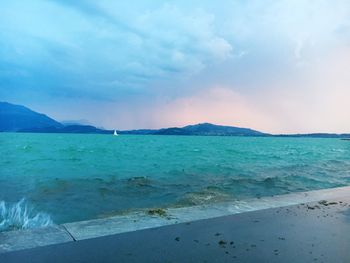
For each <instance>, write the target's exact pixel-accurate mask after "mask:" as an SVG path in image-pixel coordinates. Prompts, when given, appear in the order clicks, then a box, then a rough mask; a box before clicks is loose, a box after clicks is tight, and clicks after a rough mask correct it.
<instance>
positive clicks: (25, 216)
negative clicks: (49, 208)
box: [0, 198, 53, 232]
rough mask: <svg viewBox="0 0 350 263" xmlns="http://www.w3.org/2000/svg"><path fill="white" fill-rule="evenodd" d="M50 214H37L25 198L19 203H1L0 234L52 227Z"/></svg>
mask: <svg viewBox="0 0 350 263" xmlns="http://www.w3.org/2000/svg"><path fill="white" fill-rule="evenodd" d="M52 224H53V221H52V220H51V217H50V215H49V214H46V213H43V212H38V213H36V212H35V211H34V210H33V209H32V208H31V207H30V206H29V204H28V202H27V201H26V200H25V199H24V198H23V199H21V200H20V201H18V202H17V203H6V202H5V201H0V232H1V231H10V230H15V229H28V228H37V227H44V226H49V225H52Z"/></svg>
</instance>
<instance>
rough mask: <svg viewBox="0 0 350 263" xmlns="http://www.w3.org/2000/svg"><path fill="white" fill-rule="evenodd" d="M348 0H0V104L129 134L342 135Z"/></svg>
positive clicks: (349, 53)
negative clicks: (204, 128)
mask: <svg viewBox="0 0 350 263" xmlns="http://www.w3.org/2000/svg"><path fill="white" fill-rule="evenodd" d="M349 72H350V1H348V0H343V1H341V0H328V1H325V0H308V1H306V0H305V1H302V0H279V1H277V0H276V1H270V0H265V1H260V0H220V1H211V0H210V1H209V0H192V1H185V0H177V1H175V0H172V1H171V0H148V1H146V0H137V1H112V0H100V1H90V0H85V1H80V0H75V1H68V0H45V1H40V0H26V1H22V0H2V1H1V7H0V101H8V102H12V103H15V104H22V105H25V106H28V107H30V108H31V109H33V110H36V111H39V112H43V113H45V114H47V115H49V116H51V117H53V118H55V119H57V120H60V121H63V120H80V119H84V120H88V121H89V122H90V123H91V124H93V125H96V126H98V127H104V128H109V129H137V128H160V127H172V126H184V125H187V124H194V123H201V122H211V123H215V124H223V125H232V126H239V127H249V128H253V129H257V130H260V131H264V132H270V133H307V132H337V133H342V132H350V115H349V112H350V102H349V101H350V74H349Z"/></svg>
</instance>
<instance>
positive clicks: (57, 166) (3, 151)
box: [0, 133, 350, 229]
mask: <svg viewBox="0 0 350 263" xmlns="http://www.w3.org/2000/svg"><path fill="white" fill-rule="evenodd" d="M0 155H1V160H0V167H1V170H0V189H1V191H0V229H1V216H2V217H3V218H5V217H9V214H10V213H12V214H11V215H10V216H12V217H15V216H17V217H18V218H20V219H21V220H22V221H23V220H24V221H26V220H27V219H28V218H31V219H33V217H35V216H37V215H38V213H39V212H40V213H39V214H40V220H42V222H43V224H49V223H50V222H51V221H50V220H52V221H53V222H55V223H64V222H72V221H78V220H86V219H92V218H100V217H105V216H109V215H115V214H120V213H127V212H129V211H135V210H139V209H146V208H151V207H183V206H192V205H200V204H208V203H215V202H222V201H230V200H242V199H247V198H252V197H261V196H270V195H276V194H284V193H290V192H297V191H306V190H313V189H321V188H329V187H337V186H343V185H349V184H350V142H347V141H341V140H338V139H314V138H254V137H200V136H198V137H196V136H127V135H125V136H118V137H115V136H110V135H81V134H25V133H22V134H21V133H0ZM22 198H25V200H26V204H23V201H22V203H20V205H19V203H18V202H19V201H20V200H21V199H22ZM14 204H15V205H14ZM11 209H12V210H13V211H12V210H11ZM25 209H27V210H28V211H29V212H28V211H27V212H26V213H27V214H26V215H22V214H21V213H23V210H25ZM10 211H12V212H10ZM44 215H46V216H47V217H48V218H46V219H45V216H44ZM25 216H27V219H25V218H24V217H25ZM23 218H24V219H23ZM43 218H44V219H43ZM21 220H19V221H21ZM27 221H28V220H27ZM27 221H26V222H27ZM3 222H4V220H3ZM10 224H11V223H6V225H7V226H8V225H10ZM18 224H20V223H18ZM3 225H5V223H3Z"/></svg>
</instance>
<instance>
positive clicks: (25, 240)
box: [0, 226, 73, 253]
mask: <svg viewBox="0 0 350 263" xmlns="http://www.w3.org/2000/svg"><path fill="white" fill-rule="evenodd" d="M70 241H73V238H72V237H71V236H70V235H69V233H68V232H67V231H66V230H65V229H64V228H63V227H61V226H49V227H44V228H37V229H26V230H17V231H8V232H1V233H0V253H5V252H10V251H16V250H21V249H28V248H33V247H39V246H47V245H52V244H58V243H65V242H70Z"/></svg>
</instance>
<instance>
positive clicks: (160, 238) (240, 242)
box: [0, 195, 350, 263]
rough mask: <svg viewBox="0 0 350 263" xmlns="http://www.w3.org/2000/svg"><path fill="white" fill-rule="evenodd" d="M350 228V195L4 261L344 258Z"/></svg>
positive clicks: (335, 261)
mask: <svg viewBox="0 0 350 263" xmlns="http://www.w3.org/2000/svg"><path fill="white" fill-rule="evenodd" d="M323 199H326V198H323ZM349 233H350V196H349V195H348V196H347V197H341V198H336V199H332V200H331V199H327V200H326V201H319V202H313V203H308V204H303V205H294V206H287V207H279V208H273V209H265V210H259V211H253V212H247V213H240V214H236V215H230V216H224V217H219V218H213V219H206V220H199V221H194V222H191V223H182V224H176V225H170V226H164V227H159V228H152V229H146V230H140V231H134V232H128V233H123V234H117V235H112V236H106V237H99V238H93V239H87V240H81V241H77V242H69V243H64V244H57V245H51V246H46V247H38V248H34V249H28V250H22V251H17V252H12V253H5V254H0V262H7V263H12V262H23V263H29V262H50V263H55V262H128V263H136V262H153V263H158V262H159V263H161V262H163V263H164V262H172V263H176V262H181V263H182V262H217V263H221V262H240V263H256V262H259V263H268V262H269V263H280V262H284V263H295V262H300V263H304V262H307V263H308V262H329V263H346V262H350V250H349V246H350V235H349Z"/></svg>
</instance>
